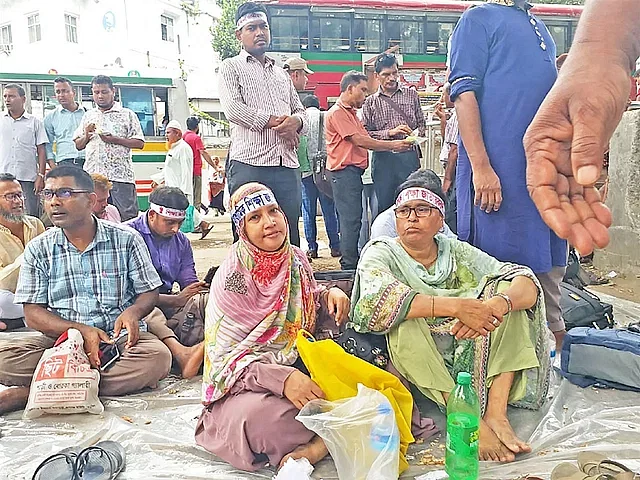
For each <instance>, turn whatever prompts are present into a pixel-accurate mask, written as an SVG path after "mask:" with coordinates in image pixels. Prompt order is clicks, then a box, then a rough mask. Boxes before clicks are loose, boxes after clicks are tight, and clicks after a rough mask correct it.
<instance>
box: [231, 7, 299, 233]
mask: <svg viewBox="0 0 640 480" xmlns="http://www.w3.org/2000/svg"><path fill="white" fill-rule="evenodd" d="M236 38H237V39H238V40H239V41H240V42H241V43H242V47H243V50H242V51H241V52H240V54H238V55H237V56H235V57H233V58H228V59H226V60H225V61H224V62H222V65H221V66H220V75H221V82H220V103H221V104H222V108H223V109H224V113H225V115H226V117H227V119H229V121H230V122H231V123H233V124H234V128H233V130H232V132H231V148H230V150H229V160H228V164H227V166H226V170H227V181H228V182H229V183H228V185H229V193H230V194H231V195H233V193H234V192H235V191H236V190H237V189H238V188H239V187H240V186H241V185H244V184H245V183H248V182H260V183H262V184H264V185H266V186H268V187H269V188H270V189H271V190H272V191H273V193H274V195H275V196H276V199H277V200H278V204H279V205H280V207H281V208H282V210H283V212H284V214H285V216H286V217H287V221H288V223H289V233H290V239H291V243H292V244H294V245H298V246H299V245H300V234H299V231H298V219H299V218H300V210H301V204H302V196H301V182H300V172H299V170H298V167H299V163H298V157H297V154H296V148H297V146H298V142H299V137H300V134H301V133H305V132H304V131H305V130H306V122H307V117H306V114H305V111H304V108H303V107H302V103H301V102H300V98H299V97H298V93H297V92H296V89H295V88H294V86H293V84H292V83H291V79H290V78H289V75H287V73H286V72H285V71H284V70H283V69H282V68H280V67H278V66H276V64H275V61H274V60H273V59H272V58H270V57H268V56H267V55H265V52H266V51H267V48H268V47H269V43H270V41H271V34H270V31H269V22H268V19H267V12H266V9H265V7H264V6H263V5H259V4H256V3H253V2H247V3H244V4H242V5H240V7H239V8H238V11H237V12H236Z"/></svg>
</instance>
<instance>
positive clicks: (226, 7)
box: [211, 0, 245, 60]
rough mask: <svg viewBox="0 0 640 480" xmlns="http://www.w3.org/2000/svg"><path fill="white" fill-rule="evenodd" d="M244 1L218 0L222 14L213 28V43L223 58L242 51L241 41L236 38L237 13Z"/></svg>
mask: <svg viewBox="0 0 640 480" xmlns="http://www.w3.org/2000/svg"><path fill="white" fill-rule="evenodd" d="M244 2H245V0H218V6H219V7H220V8H221V9H222V16H221V17H220V19H219V20H218V21H217V22H216V24H215V25H214V26H213V27H212V28H211V34H212V35H213V39H212V41H211V45H213V49H214V50H215V51H216V52H218V53H219V54H220V58H222V60H224V59H225V58H229V57H233V56H235V55H237V54H238V53H240V43H239V42H238V40H237V39H236V21H235V15H236V10H238V7H239V6H240V5H242V4H243V3H244Z"/></svg>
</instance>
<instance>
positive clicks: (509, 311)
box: [494, 292, 513, 315]
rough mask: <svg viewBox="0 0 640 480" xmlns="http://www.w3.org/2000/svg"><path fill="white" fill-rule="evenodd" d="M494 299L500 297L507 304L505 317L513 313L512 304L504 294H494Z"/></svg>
mask: <svg viewBox="0 0 640 480" xmlns="http://www.w3.org/2000/svg"><path fill="white" fill-rule="evenodd" d="M494 297H500V298H502V299H503V300H504V301H505V302H507V313H505V315H509V314H510V313H511V312H512V311H513V303H512V302H511V299H510V298H509V296H508V295H507V294H506V293H501V292H500V293H496V294H495V295H494Z"/></svg>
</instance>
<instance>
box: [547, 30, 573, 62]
mask: <svg viewBox="0 0 640 480" xmlns="http://www.w3.org/2000/svg"><path fill="white" fill-rule="evenodd" d="M547 28H548V29H549V32H550V33H551V36H552V37H553V41H554V42H556V55H562V54H563V53H567V51H568V50H569V48H568V46H569V42H568V38H567V36H568V35H567V34H568V28H567V25H549V24H547Z"/></svg>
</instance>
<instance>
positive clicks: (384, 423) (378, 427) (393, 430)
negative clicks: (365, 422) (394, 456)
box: [369, 403, 400, 452]
mask: <svg viewBox="0 0 640 480" xmlns="http://www.w3.org/2000/svg"><path fill="white" fill-rule="evenodd" d="M369 441H370V443H371V448H372V449H373V450H374V451H376V452H382V451H383V450H384V449H385V448H391V449H392V450H393V449H397V448H399V445H400V434H399V433H398V427H397V426H396V418H395V415H394V413H393V409H392V408H391V405H389V404H388V403H383V404H382V405H380V406H379V407H378V416H377V417H376V419H375V420H374V421H373V423H372V424H371V433H370V434H369Z"/></svg>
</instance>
